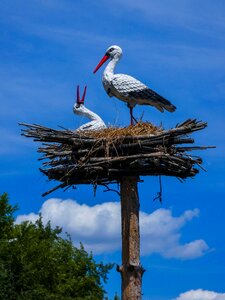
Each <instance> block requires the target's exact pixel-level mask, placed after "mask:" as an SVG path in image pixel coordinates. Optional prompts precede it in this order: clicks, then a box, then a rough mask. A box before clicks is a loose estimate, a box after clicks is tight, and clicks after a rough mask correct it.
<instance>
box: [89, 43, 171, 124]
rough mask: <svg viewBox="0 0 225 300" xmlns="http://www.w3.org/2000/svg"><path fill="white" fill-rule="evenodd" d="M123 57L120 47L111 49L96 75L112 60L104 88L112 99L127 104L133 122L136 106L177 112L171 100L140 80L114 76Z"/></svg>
mask: <svg viewBox="0 0 225 300" xmlns="http://www.w3.org/2000/svg"><path fill="white" fill-rule="evenodd" d="M121 57H122V49H121V48H120V47H119V46H111V47H109V48H108V49H107V51H106V53H105V55H104V57H103V58H102V60H101V61H100V62H99V64H98V65H97V67H96V68H95V70H94V73H95V72H97V70H98V69H99V68H100V67H101V66H102V65H103V64H104V62H106V61H107V60H108V59H110V61H109V63H108V65H107V66H106V68H105V70H104V72H103V76H102V83H103V86H104V88H105V90H106V92H107V94H108V95H109V96H110V97H113V96H115V97H116V98H118V99H120V100H122V101H124V102H127V105H128V107H129V108H130V113H131V120H132V119H133V115H132V109H133V108H134V106H135V105H136V104H138V105H151V106H154V107H155V108H157V109H158V110H159V111H161V112H163V111H164V110H167V111H170V112H173V111H175V109H176V107H175V106H174V105H173V104H171V102H170V101H169V100H167V99H165V98H164V97H162V96H160V95H159V94H157V93H156V92H154V91H153V90H151V89H150V88H149V87H147V86H146V85H145V84H143V83H142V82H140V81H139V80H137V79H135V78H134V77H132V76H129V75H125V74H114V69H115V67H116V65H117V63H118V61H119V60H120V58H121Z"/></svg>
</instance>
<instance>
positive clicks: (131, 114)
mask: <svg viewBox="0 0 225 300" xmlns="http://www.w3.org/2000/svg"><path fill="white" fill-rule="evenodd" d="M130 125H131V126H133V125H134V123H133V107H130Z"/></svg>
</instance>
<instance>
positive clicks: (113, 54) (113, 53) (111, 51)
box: [94, 45, 123, 73]
mask: <svg viewBox="0 0 225 300" xmlns="http://www.w3.org/2000/svg"><path fill="white" fill-rule="evenodd" d="M122 54H123V51H122V49H121V48H120V47H119V46H116V45H113V46H110V47H109V48H108V49H107V50H106V53H105V55H104V56H103V58H102V59H101V61H100V62H99V64H98V65H97V67H96V68H95V69H94V73H96V72H97V71H98V69H99V68H100V67H101V66H102V65H103V64H104V63H105V62H106V61H107V60H108V59H109V58H110V59H113V58H116V59H120V57H121V56H122Z"/></svg>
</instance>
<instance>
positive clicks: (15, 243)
mask: <svg viewBox="0 0 225 300" xmlns="http://www.w3.org/2000/svg"><path fill="white" fill-rule="evenodd" d="M15 210H16V207H12V206H11V205H10V204H9V202H8V197H7V195H6V194H3V195H2V196H0V218H1V220H0V222H1V226H2V224H3V227H1V235H0V300H3V299H4V300H5V299H7V300H33V299H34V300H39V299H40V300H72V299H77V300H95V299H96V300H97V299H98V300H99V299H103V298H104V290H103V286H102V282H106V281H107V274H108V272H109V270H110V269H111V268H112V264H107V265H104V264H103V263H96V262H95V260H94V259H93V257H92V255H91V254H88V253H87V252H86V251H85V250H84V247H83V246H82V244H81V245H80V248H76V247H74V246H73V244H72V242H71V240H70V238H69V237H67V238H62V237H61V236H60V233H61V228H59V227H56V228H54V229H53V228H52V227H51V224H50V222H49V223H47V224H46V225H44V224H43V222H42V218H41V216H40V217H39V219H38V220H37V221H36V222H35V223H31V222H23V223H22V224H19V225H14V223H13V222H14V217H13V213H14V212H15Z"/></svg>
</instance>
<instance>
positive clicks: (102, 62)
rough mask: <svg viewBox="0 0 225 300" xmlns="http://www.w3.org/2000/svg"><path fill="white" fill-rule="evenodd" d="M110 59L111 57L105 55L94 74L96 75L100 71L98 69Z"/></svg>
mask: <svg viewBox="0 0 225 300" xmlns="http://www.w3.org/2000/svg"><path fill="white" fill-rule="evenodd" d="M108 59H109V55H107V54H106V55H104V56H103V58H102V59H101V61H100V62H99V64H98V65H97V67H96V68H95V69H94V72H93V73H96V72H97V71H98V69H99V68H100V67H101V66H102V65H103V64H104V63H105V62H106V61H107V60H108Z"/></svg>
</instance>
